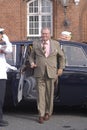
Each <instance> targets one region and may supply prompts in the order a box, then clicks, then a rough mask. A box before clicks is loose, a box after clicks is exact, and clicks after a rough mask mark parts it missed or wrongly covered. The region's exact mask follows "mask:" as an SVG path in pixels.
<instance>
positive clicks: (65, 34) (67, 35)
mask: <svg viewBox="0 0 87 130" xmlns="http://www.w3.org/2000/svg"><path fill="white" fill-rule="evenodd" d="M59 40H62V41H70V40H71V32H68V31H63V32H61V35H60V38H59Z"/></svg>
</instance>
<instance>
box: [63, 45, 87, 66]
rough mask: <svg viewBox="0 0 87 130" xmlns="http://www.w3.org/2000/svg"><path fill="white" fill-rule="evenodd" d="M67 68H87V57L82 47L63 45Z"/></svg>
mask: <svg viewBox="0 0 87 130" xmlns="http://www.w3.org/2000/svg"><path fill="white" fill-rule="evenodd" d="M63 50H64V53H65V57H66V66H82V67H84V66H87V55H86V53H85V51H84V49H83V48H82V47H79V46H69V45H63Z"/></svg>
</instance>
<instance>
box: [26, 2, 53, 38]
mask: <svg viewBox="0 0 87 130" xmlns="http://www.w3.org/2000/svg"><path fill="white" fill-rule="evenodd" d="M35 1H36V0H30V1H29V2H28V3H27V37H29V38H31V37H32V38H33V37H40V36H41V28H42V21H41V18H42V16H50V18H51V22H50V24H51V27H50V30H51V36H52V35H53V7H52V1H51V0H43V1H48V2H50V5H51V7H50V10H51V11H50V12H48V13H47V12H46V13H43V12H41V7H42V6H41V0H38V12H36V13H29V5H30V4H31V3H32V2H35ZM30 16H38V18H39V20H38V23H39V25H38V26H39V27H38V29H39V33H38V34H29V29H30V28H29V17H30Z"/></svg>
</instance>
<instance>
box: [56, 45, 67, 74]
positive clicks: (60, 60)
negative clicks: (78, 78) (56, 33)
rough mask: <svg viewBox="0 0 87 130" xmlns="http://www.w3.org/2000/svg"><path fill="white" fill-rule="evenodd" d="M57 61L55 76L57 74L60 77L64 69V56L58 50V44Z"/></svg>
mask: <svg viewBox="0 0 87 130" xmlns="http://www.w3.org/2000/svg"><path fill="white" fill-rule="evenodd" d="M57 60H58V64H59V66H58V71H57V74H58V76H61V75H62V73H63V69H64V68H65V56H64V53H63V51H62V49H61V48H60V45H59V44H58V57H57Z"/></svg>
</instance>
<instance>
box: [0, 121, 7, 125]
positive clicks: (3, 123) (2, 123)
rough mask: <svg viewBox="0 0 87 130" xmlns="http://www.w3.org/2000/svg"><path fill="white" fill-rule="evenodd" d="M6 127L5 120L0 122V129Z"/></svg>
mask: <svg viewBox="0 0 87 130" xmlns="http://www.w3.org/2000/svg"><path fill="white" fill-rule="evenodd" d="M4 126H8V122H7V121H5V120H0V127H4Z"/></svg>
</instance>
